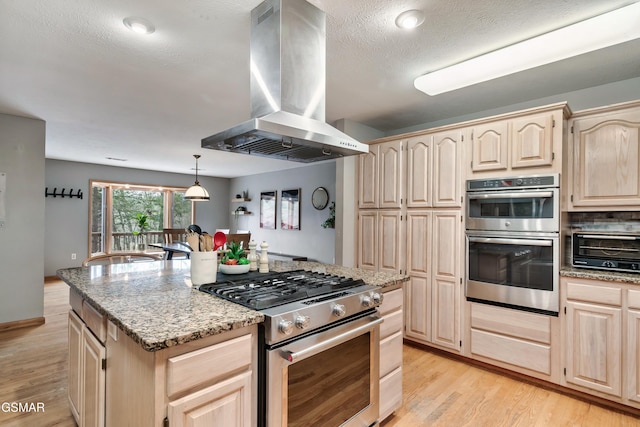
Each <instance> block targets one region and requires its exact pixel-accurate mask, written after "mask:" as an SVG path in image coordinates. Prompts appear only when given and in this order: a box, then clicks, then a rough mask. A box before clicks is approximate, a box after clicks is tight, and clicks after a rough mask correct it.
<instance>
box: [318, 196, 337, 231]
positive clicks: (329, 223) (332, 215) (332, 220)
mask: <svg viewBox="0 0 640 427" xmlns="http://www.w3.org/2000/svg"><path fill="white" fill-rule="evenodd" d="M320 225H321V226H322V228H335V226H336V202H331V205H330V206H329V218H327V220H326V221H325V222H323V223H322V224H320Z"/></svg>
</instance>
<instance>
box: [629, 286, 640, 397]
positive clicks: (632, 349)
mask: <svg viewBox="0 0 640 427" xmlns="http://www.w3.org/2000/svg"><path fill="white" fill-rule="evenodd" d="M628 304H629V310H628V312H627V347H626V348H627V353H626V360H625V363H626V366H627V367H628V375H627V376H626V377H627V381H628V382H627V385H626V390H625V396H626V397H627V399H629V401H630V402H633V403H634V404H635V405H637V406H640V381H639V375H640V291H638V290H635V289H633V290H629V295H628Z"/></svg>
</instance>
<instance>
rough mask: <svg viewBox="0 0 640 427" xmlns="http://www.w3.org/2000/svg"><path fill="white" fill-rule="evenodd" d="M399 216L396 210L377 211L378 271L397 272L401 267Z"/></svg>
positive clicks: (400, 224) (401, 234) (401, 230)
mask: <svg viewBox="0 0 640 427" xmlns="http://www.w3.org/2000/svg"><path fill="white" fill-rule="evenodd" d="M401 218H402V216H401V215H400V211H397V210H393V211H379V212H378V232H379V235H378V250H379V253H380V259H379V261H378V271H382V272H386V273H399V272H400V269H401V268H402V265H401V262H402V259H403V256H402V245H401V242H402V240H401V237H402V236H403V235H404V234H403V229H402V221H401Z"/></svg>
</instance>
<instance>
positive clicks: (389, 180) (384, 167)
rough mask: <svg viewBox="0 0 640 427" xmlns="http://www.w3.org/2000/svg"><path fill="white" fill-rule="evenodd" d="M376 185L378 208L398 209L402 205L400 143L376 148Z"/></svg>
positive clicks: (390, 143) (402, 172)
mask: <svg viewBox="0 0 640 427" xmlns="http://www.w3.org/2000/svg"><path fill="white" fill-rule="evenodd" d="M378 149H379V151H378V156H379V160H378V167H379V169H378V185H379V188H380V195H379V197H380V199H379V202H378V207H380V208H399V207H400V206H401V205H402V189H403V178H404V170H403V158H402V141H390V142H385V143H382V144H380V145H379V146H378Z"/></svg>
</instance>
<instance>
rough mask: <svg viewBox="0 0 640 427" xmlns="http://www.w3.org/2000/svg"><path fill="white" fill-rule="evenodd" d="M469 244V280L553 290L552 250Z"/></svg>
mask: <svg viewBox="0 0 640 427" xmlns="http://www.w3.org/2000/svg"><path fill="white" fill-rule="evenodd" d="M521 241H522V242H523V243H522V244H501V243H484V242H482V243H479V242H471V241H469V260H468V262H469V280H473V281H477V282H485V283H493V284H496V285H505V286H516V287H520V288H529V289H540V290H546V291H551V290H553V247H552V246H534V245H527V243H526V240H521Z"/></svg>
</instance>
